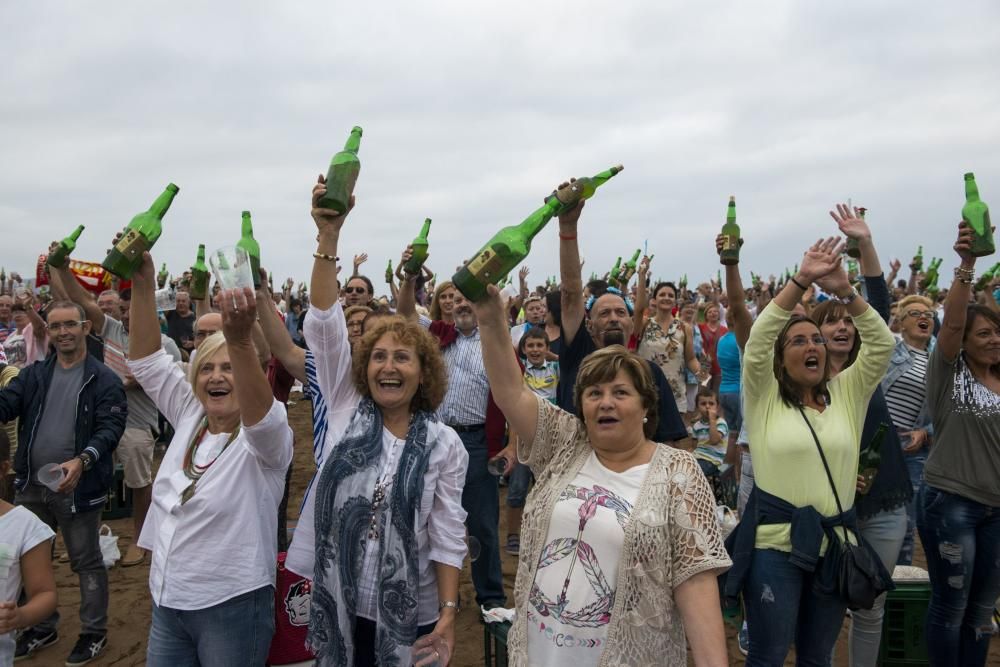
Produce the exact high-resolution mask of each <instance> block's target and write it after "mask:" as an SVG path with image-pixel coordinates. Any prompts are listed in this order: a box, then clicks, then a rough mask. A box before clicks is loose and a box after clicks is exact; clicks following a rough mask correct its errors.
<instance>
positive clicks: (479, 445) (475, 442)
mask: <svg viewBox="0 0 1000 667" xmlns="http://www.w3.org/2000/svg"><path fill="white" fill-rule="evenodd" d="M458 436H459V437H460V438H461V439H462V443H463V444H464V445H465V450H466V451H467V452H468V453H469V467H468V469H467V470H466V472H465V488H463V489H462V508H463V509H465V511H466V512H467V513H468V516H467V517H466V519H465V527H466V528H467V529H468V530H469V536H470V537H474V538H476V540H478V541H479V546H480V552H479V558H477V559H476V560H474V561H472V585H473V586H474V587H475V589H476V604H480V605H481V604H484V603H486V602H495V603H498V604H501V605H505V604H507V596H506V595H505V594H504V592H503V571H502V570H501V569H500V486H499V484H498V483H497V478H496V477H494V476H493V475H491V474H490V471H489V470H487V468H486V461H487V460H488V458H489V456H488V454H487V451H486V430H485V429H477V430H475V431H464V432H462V433H459V434H458Z"/></svg>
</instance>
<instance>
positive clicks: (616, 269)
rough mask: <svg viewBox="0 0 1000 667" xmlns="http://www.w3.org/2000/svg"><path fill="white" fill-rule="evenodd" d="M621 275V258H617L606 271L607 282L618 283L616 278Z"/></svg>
mask: <svg viewBox="0 0 1000 667" xmlns="http://www.w3.org/2000/svg"><path fill="white" fill-rule="evenodd" d="M621 275H622V258H621V257H619V258H618V259H616V260H615V265H614V266H612V267H611V270H610V271H608V280H609V281H612V282H616V283H617V282H618V278H620V277H621Z"/></svg>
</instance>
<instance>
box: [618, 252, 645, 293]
mask: <svg viewBox="0 0 1000 667" xmlns="http://www.w3.org/2000/svg"><path fill="white" fill-rule="evenodd" d="M641 253H642V248H639V249H637V250H636V251H635V254H633V255H632V258H631V259H629V260H628V261H627V262H625V266H624V267H622V273H621V281H620V282H621V285H622V287H623V288H625V287H628V284H629V281H630V280H632V276H634V275H635V272H636V270H637V269H638V266H639V255H640V254H641Z"/></svg>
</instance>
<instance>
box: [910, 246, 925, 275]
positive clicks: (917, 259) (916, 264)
mask: <svg viewBox="0 0 1000 667" xmlns="http://www.w3.org/2000/svg"><path fill="white" fill-rule="evenodd" d="M910 266H911V267H913V270H914V271H922V270H923V268H924V247H923V246H922V245H919V246H917V254H916V255H914V256H913V263H912V264H910Z"/></svg>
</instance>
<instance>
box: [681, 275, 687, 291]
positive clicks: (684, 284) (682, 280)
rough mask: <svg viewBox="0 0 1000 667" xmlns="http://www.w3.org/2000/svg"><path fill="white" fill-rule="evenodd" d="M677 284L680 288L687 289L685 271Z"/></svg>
mask: <svg viewBox="0 0 1000 667" xmlns="http://www.w3.org/2000/svg"><path fill="white" fill-rule="evenodd" d="M679 284H680V288H681V289H687V286H688V274H686V273H685V274H684V275H683V276H681V279H680V282H679Z"/></svg>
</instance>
